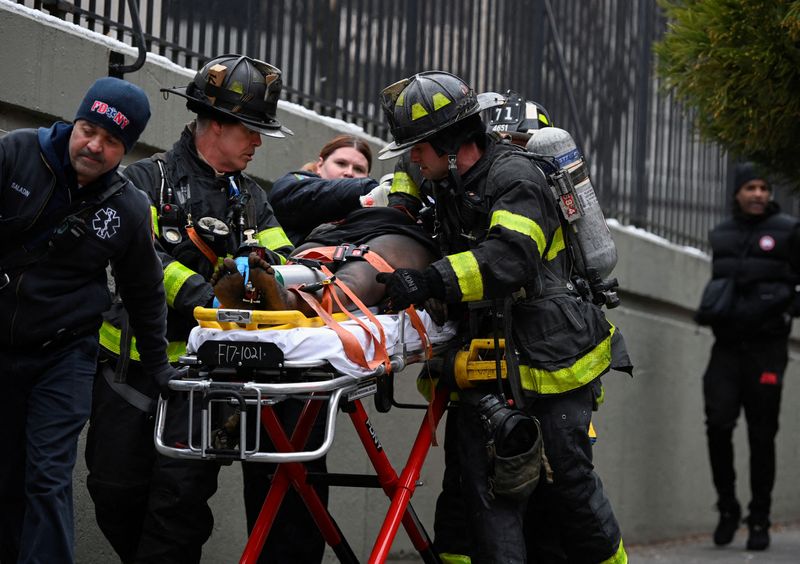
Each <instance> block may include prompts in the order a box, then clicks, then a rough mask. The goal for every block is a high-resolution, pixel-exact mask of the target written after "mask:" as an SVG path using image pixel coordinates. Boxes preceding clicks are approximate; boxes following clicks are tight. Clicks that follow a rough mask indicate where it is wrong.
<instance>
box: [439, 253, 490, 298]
mask: <svg viewBox="0 0 800 564" xmlns="http://www.w3.org/2000/svg"><path fill="white" fill-rule="evenodd" d="M447 261H448V262H449V263H450V266H451V267H452V268H453V272H455V275H456V279H457V280H458V287H459V288H460V289H461V301H462V302H474V301H477V300H480V299H481V298H483V277H482V276H481V269H480V267H479V266H478V261H477V260H476V259H475V255H473V254H472V251H465V252H463V253H458V254H455V255H450V256H448V257H447Z"/></svg>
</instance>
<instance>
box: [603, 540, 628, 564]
mask: <svg viewBox="0 0 800 564" xmlns="http://www.w3.org/2000/svg"><path fill="white" fill-rule="evenodd" d="M600 564H628V554H627V553H626V552H625V547H623V546H622V539H619V548H617V551H616V552H615V553H614V556H612V557H611V558H608V559H606V560H603V561H602V562H601V563H600Z"/></svg>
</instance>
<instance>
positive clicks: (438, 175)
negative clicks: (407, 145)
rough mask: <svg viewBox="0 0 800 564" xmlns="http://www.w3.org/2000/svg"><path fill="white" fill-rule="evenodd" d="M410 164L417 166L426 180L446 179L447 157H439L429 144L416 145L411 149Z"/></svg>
mask: <svg viewBox="0 0 800 564" xmlns="http://www.w3.org/2000/svg"><path fill="white" fill-rule="evenodd" d="M411 162H412V163H416V164H418V165H419V168H420V171H422V176H424V177H425V178H427V179H428V180H441V179H442V178H445V177H447V173H448V163H447V155H439V154H437V153H436V150H435V149H434V148H433V147H432V146H431V144H430V143H427V142H425V143H417V144H416V145H414V146H413V147H411Z"/></svg>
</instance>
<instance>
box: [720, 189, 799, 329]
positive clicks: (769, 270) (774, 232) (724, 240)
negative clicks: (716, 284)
mask: <svg viewBox="0 0 800 564" xmlns="http://www.w3.org/2000/svg"><path fill="white" fill-rule="evenodd" d="M709 239H710V242H711V249H712V252H713V263H712V268H713V274H712V278H713V279H722V278H732V279H733V280H734V283H735V285H734V288H735V291H734V300H733V308H732V311H730V312H729V314H728V315H727V316H726V317H727V319H726V320H725V321H724V322H717V323H714V322H712V329H713V331H714V335H715V336H716V337H717V339H722V340H730V339H742V338H749V339H771V338H773V337H786V336H787V335H788V334H789V331H790V330H791V315H797V314H798V308H797V306H798V304H797V292H796V290H795V286H796V285H797V284H798V283H800V221H798V219H797V218H795V217H792V216H790V215H787V214H784V213H780V208H779V207H778V204H777V203H776V202H770V203H769V205H768V206H767V210H766V212H765V213H764V214H763V215H758V216H751V215H746V214H743V213H741V212H738V211H737V212H736V213H735V215H734V217H732V218H730V219H728V220H726V221H724V222H722V223H720V224H719V225H717V226H716V227H715V228H714V229H713V230H712V231H711V233H710V235H709ZM787 314H789V315H787Z"/></svg>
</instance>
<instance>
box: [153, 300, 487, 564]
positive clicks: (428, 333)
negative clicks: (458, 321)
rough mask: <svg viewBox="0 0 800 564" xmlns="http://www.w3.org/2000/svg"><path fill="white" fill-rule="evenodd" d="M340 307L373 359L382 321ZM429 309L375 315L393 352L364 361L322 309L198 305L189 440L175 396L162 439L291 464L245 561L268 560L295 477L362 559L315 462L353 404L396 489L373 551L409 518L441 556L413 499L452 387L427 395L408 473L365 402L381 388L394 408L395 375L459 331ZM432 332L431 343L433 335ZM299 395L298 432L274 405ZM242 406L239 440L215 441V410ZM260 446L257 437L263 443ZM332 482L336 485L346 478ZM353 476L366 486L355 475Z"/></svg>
mask: <svg viewBox="0 0 800 564" xmlns="http://www.w3.org/2000/svg"><path fill="white" fill-rule="evenodd" d="M336 316H337V319H339V320H340V326H341V327H343V328H345V329H346V330H347V331H348V332H350V333H351V334H352V335H353V336H354V337H355V338H356V339H358V341H359V343H360V345H361V346H362V347H363V350H364V353H365V355H366V357H367V358H373V356H374V354H375V352H376V351H375V347H376V343H377V339H376V335H377V334H378V333H379V331H378V328H377V327H376V326H375V323H374V322H370V321H367V322H366V328H367V329H369V333H370V334H369V335H368V334H367V331H366V330H365V328H364V327H365V326H364V324H363V323H362V324H358V323H354V322H353V321H345V320H344V316H343V315H342V314H336ZM419 316H420V317H419V319H420V320H421V321H422V323H423V324H424V327H425V331H424V332H422V331H419V330H418V327H415V326H414V325H413V324H412V323H411V320H410V319H409V315H407V314H406V313H405V312H401V313H399V314H392V315H377V316H374V318H373V319H375V320H376V321H377V322H378V323H379V324H380V325H381V329H382V331H383V336H384V338H385V340H384V343H385V350H386V356H385V358H384V361H383V362H374V363H372V364H371V365H370V366H368V367H364V366H363V365H361V364H359V363H357V362H353V361H352V360H351V359H350V358H349V357H348V355H347V354H345V352H344V351H343V350H342V349H343V345H342V339H341V335H339V334H337V333H336V332H334V331H333V330H331V329H330V328H329V327H328V326H326V325H325V323H324V322H323V321H321V320H320V319H319V318H307V317H305V316H304V315H303V314H301V313H300V312H297V311H275V312H268V311H249V310H225V309H205V308H198V309H197V310H195V317H196V318H197V319H198V322H199V326H198V327H195V328H194V329H193V331H192V333H191V335H190V338H189V341H188V346H187V355H186V356H184V357H183V358H182V359H181V362H182V364H183V365H185V366H187V367H188V374H187V376H185V377H184V378H182V379H180V380H174V381H172V382H171V383H170V388H171V389H172V390H173V391H174V392H175V393H178V394H185V395H186V396H188V404H189V409H188V422H185V423H186V424H187V426H186V433H185V436H186V439H185V441H178V442H175V441H172V442H171V444H167V443H166V442H165V426H166V422H167V420H168V409H169V403H170V402H168V401H166V400H164V399H161V400H160V401H159V404H158V410H157V415H156V430H155V441H156V448H157V449H158V451H159V452H160V453H162V454H164V455H166V456H170V457H175V458H186V459H198V460H214V459H221V460H231V459H233V460H240V461H244V460H247V461H255V462H272V463H278V464H279V465H278V467H277V468H278V469H277V471H276V473H275V475H274V477H273V480H272V483H271V485H270V489H269V492H268V494H267V497H266V499H265V501H264V505H263V507H262V510H261V513H260V515H259V517H258V520H257V522H256V525H255V527H254V529H253V531H252V533H251V535H250V537H249V539H248V542H247V545H246V547H245V549H244V552H243V554H242V557H241V560H240V562H242V563H251V562H256V561H257V559H258V556H259V554H260V552H261V549H262V547H263V545H264V541H265V540H266V538H267V535H268V534H269V531H270V528H271V526H272V523H273V520H274V517H275V515H276V513H277V510H278V508H279V507H280V503H281V501H282V499H283V497H284V495H285V493H286V492H287V491H288V489H289V488H290V487H293V488H294V489H295V490H296V491H297V492H298V494H299V495H300V496H301V497H302V499H303V500H304V502H305V503H306V505H307V506H308V508H309V510H310V513H311V515H312V517H313V518H314V520H315V522H316V524H317V526H318V528H319V530H320V532H321V533H322V536H323V538H324V539H325V541H326V543H327V544H328V545H329V546H330V547H331V548H332V549H333V551H334V553H335V554H336V555H337V557H338V558H339V560H340V561H342V562H358V558H357V557H356V556H355V554H354V553H353V551H352V549H351V548H350V546H349V545H348V543H347V541H346V539H345V538H344V537H343V535H342V534H341V532H340V531H339V529H338V527H337V525H336V523H335V521H334V520H333V518H332V517H331V515H330V513H328V511H327V509H326V508H325V506H324V504H323V503H322V501H321V500H320V498H319V497H318V495H317V493H316V491H315V490H314V489H313V488H312V487H311V486H310V485H309V483H308V482H309V481H310V480H307V478H308V475H307V472H306V468H305V466H304V465H303V463H304V462H307V461H309V460H313V459H316V458H320V457H322V456H324V455H325V454H326V453H327V452H328V450H329V449H330V448H331V445H332V444H333V440H334V434H335V427H336V415H337V411H338V409H340V408H341V409H342V410H343V411H344V412H346V413H347V414H348V416H349V418H350V420H351V421H352V423H353V425H354V427H355V430H356V433H357V435H358V437H359V439H360V441H361V443H362V444H363V446H364V449H365V451H366V454H367V456H368V458H369V460H370V462H371V464H372V466H373V467H374V469H375V472H376V476H374V477H372V480H371V482H370V485H372V486H378V487H381V488H382V489H383V490H384V492H385V493H386V495H387V496H388V497H389V498H390V500H391V503H390V507H389V510H388V512H387V514H386V518H385V520H384V522H383V525H382V527H381V529H380V532H379V534H378V537H377V540H376V541H375V544H374V546H373V549H372V552H371V554H370V557H369V562H370V563H379V562H384V561H385V560H386V558H387V557H388V554H389V550H390V548H391V545H392V542H393V540H394V538H395V536H396V534H397V532H398V530H399V527H400V525H401V524H402V526H403V527H404V528H405V530H406V532H407V533H408V535H409V538H410V539H411V542H412V544H413V545H414V547H415V549H416V550H417V551H418V552H419V553H420V555H421V557H422V559H423V561H424V562H429V563H438V562H440V560H439V557H438V555H437V554H436V553H435V552H434V550H433V548H432V543H431V540H430V538H429V537H428V535H427V533H426V531H425V529H424V528H423V526H422V524H421V523H420V521H419V519H418V518H417V516H416V514H415V513H414V510H413V508H412V507H411V505H410V499H411V496H412V495H413V493H414V490H415V487H416V484H417V480H418V479H419V474H420V469H421V467H422V464H423V463H424V460H425V457H426V456H427V453H428V450H429V448H430V445H431V443H432V440H433V439H434V437H433V434H434V433H435V429H436V426H437V425H438V423H439V421H440V419H441V417H442V415H443V413H444V410H445V409H446V406H447V402H448V399H449V393H448V391H447V390H442V389H439V390H437V392H436V394H435V395H434V398H433V400H432V401H431V403H430V404H429V405H428V406H427V409H426V412H425V415H424V417H423V418H422V422H421V424H420V426H419V430H418V431H417V435H416V439H415V441H414V443H413V445H412V447H411V450H410V453H409V455H408V458H407V462H406V465H405V466H404V467H403V468H402V469H401V471H400V473H399V474H398V473H397V472H396V471H395V469H394V468H393V467H392V465H391V464H390V462H389V459H388V458H387V456H386V453H385V452H384V450H383V448H382V445H381V444H380V441H379V439H378V438H377V435H376V434H375V430H374V427H373V426H372V425H371V424H370V421H369V419H368V417H367V413H366V410H365V409H364V406H363V405H362V399H363V398H366V397H369V396H375V400H376V406H377V407H378V410H379V411H388V409H389V407H390V406H391V405H392V403H393V400H392V397H391V396H392V378H393V376H394V375H395V374H397V373H399V372H401V371H402V370H403V369H404V368H405V367H406V366H408V365H410V364H413V363H418V362H422V361H424V360H426V358H427V357H428V356H429V354H430V353H431V351H432V352H433V353H434V354H435V353H436V352H437V349H441V348H442V347H443V346H444V344H445V343H447V342H448V341H450V340H451V339H452V338H453V337H454V336H455V333H454V330H453V328H451V327H450V326H445V327H438V326H436V325H434V324H433V323H432V322H431V320H430V318H429V317H428V316H427V315H426V314H425V313H424V312H419ZM416 324H417V325H418V324H419V322H416ZM425 340H429V342H423V341H425ZM491 364H492V365H493V363H491ZM289 398H293V399H299V400H302V401H303V402H305V403H304V408H303V411H302V413H301V415H300V418H299V420H298V422H297V424H296V426H295V429H294V431H293V433H292V435H291V437H290V436H288V434H287V433H286V431H285V429H284V428H283V426H282V424H281V422H280V420H279V419H278V417H277V416H276V414H275V412H274V411H273V406H275V405H276V404H278V403H280V402H281V401H284V400H286V399H289ZM198 404H199V405H198ZM394 405H397V404H394ZM231 406H233V407H234V408H238V410H237V411H238V414H239V417H240V420H239V425H238V429H239V430H238V433H239V436H238V444H237V445H234V446H231V447H228V448H220V447H219V445H215V443H214V441H213V433H212V421H215V415H214V413H215V410H217V411H218V410H221V409H228V410H230V409H231ZM248 408H249V409H248ZM323 408H324V409H323ZM248 416H250V417H254V418H255V422H253V421H251V422H250V425H248V423H247V417H248ZM318 416H320V417H323V418H324V428H325V430H324V439H323V440H322V444H321V445H320V446H319V447H317V448H314V449H311V450H310V449H307V448H306V442H307V441H308V438H309V435H310V434H311V430H312V426H313V425H314V422H315V420H316V419H317V417H318ZM253 423H255V424H253ZM170 424H172V422H171V423H170ZM262 427H263V429H264V430H265V431H266V433H267V435H268V437H269V438H270V440H271V441H272V444H273V445H275V449H274V452H263V451H261V450H260V449H259V444H260V443H261V440H260V439H261V437H260V433H261V432H262ZM248 428H249V429H251V431H252V430H254V432H255V437H248V436H247V434H248ZM250 445H254V446H252V448H251V447H250ZM347 476H350V475H347ZM323 478H324V477H323ZM362 478H363V477H362ZM375 478H376V479H375ZM327 483H329V484H331V485H336V483H335V481H328V482H327ZM347 485H361V486H366V485H365V484H356V483H354V481H353V480H350V481H349V482H347Z"/></svg>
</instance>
